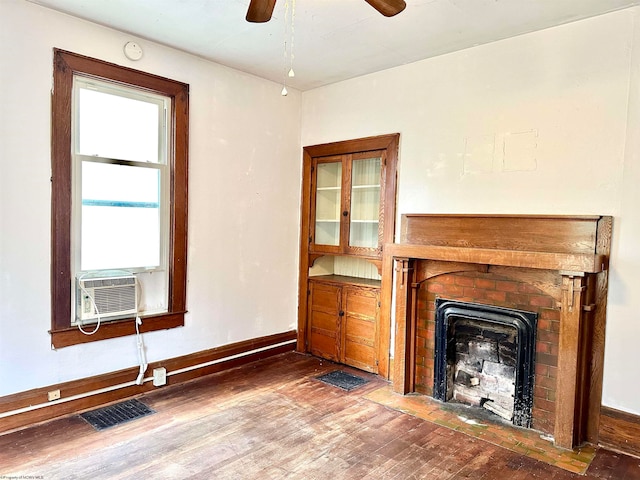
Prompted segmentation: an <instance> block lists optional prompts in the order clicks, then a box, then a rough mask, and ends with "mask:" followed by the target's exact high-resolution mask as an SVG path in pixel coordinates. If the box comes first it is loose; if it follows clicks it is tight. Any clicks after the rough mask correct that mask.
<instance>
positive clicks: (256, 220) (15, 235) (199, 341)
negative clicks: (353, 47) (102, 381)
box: [0, 0, 301, 396]
mask: <svg viewBox="0 0 640 480" xmlns="http://www.w3.org/2000/svg"><path fill="white" fill-rule="evenodd" d="M130 40H136V41H138V43H139V44H140V45H141V46H142V47H143V49H144V56H143V58H142V60H140V61H138V62H131V61H129V60H127V59H126V58H125V57H124V55H123V52H122V47H123V45H124V44H125V43H126V42H127V41H130ZM0 45H1V46H2V47H1V48H0V75H1V78H0V228H1V230H0V231H1V239H0V396H2V395H6V394H10V393H14V392H19V391H24V390H28V389H31V388H36V387H42V386H46V385H52V384H55V383H58V382H63V381H67V380H73V379H77V378H83V377H87V376H91V375H98V374H101V373H105V372H110V371H114V370H119V369H122V368H127V367H131V366H135V365H136V364H137V355H136V344H135V339H134V338H131V337H127V338H119V339H112V340H105V341H100V342H94V343H91V344H85V345H78V346H72V347H67V348H63V349H59V350H58V351H53V350H51V348H50V338H49V334H48V333H47V331H48V330H49V328H50V318H51V317H50V280H49V277H50V261H51V259H50V238H51V237H50V225H51V222H50V205H51V189H50V180H49V179H50V175H51V159H50V147H49V145H50V90H51V78H52V49H53V48H54V47H57V48H62V49H65V50H69V51H73V52H76V53H79V54H83V55H88V56H92V57H95V58H99V59H103V60H106V61H110V62H113V63H117V64H121V65H125V66H128V67H131V68H135V69H139V70H144V71H148V72H152V73H154V74H157V75H161V76H165V77H169V78H172V79H175V80H179V81H182V82H185V83H188V84H189V85H190V139H189V149H190V152H189V168H190V170H189V243H188V248H189V256H188V262H189V263H188V289H187V308H188V310H189V313H188V315H187V316H186V320H185V324H186V325H185V327H183V328H176V329H172V330H168V331H160V332H153V333H149V334H145V343H146V346H147V356H148V360H149V361H156V360H161V359H166V358H171V357H175V356H179V355H185V354H188V353H191V352H196V351H200V350H204V349H208V348H213V347H216V346H219V345H223V344H228V343H231V342H237V341H241V340H245V339H249V338H254V337H259V336H263V335H269V334H273V333H279V332H284V331H287V330H290V329H295V328H296V321H297V320H296V319H297V270H298V266H297V265H298V230H299V211H300V175H301V168H300V157H301V154H300V152H301V144H300V104H301V95H300V93H299V92H296V91H290V93H289V95H288V96H287V97H282V96H281V95H280V89H281V86H280V85H277V84H275V83H272V82H269V81H266V80H262V79H258V78H256V77H253V76H250V75H247V74H244V73H240V72H238V71H235V70H231V69H228V68H225V67H222V66H219V65H216V64H213V63H210V62H206V61H204V60H202V59H199V58H197V57H193V56H190V55H186V54H184V53H181V52H178V51H176V50H172V49H169V48H166V47H164V46H160V45H158V44H153V43H151V42H148V41H145V40H143V39H137V38H134V37H132V36H131V35H127V34H124V33H121V32H117V31H114V30H110V29H106V28H102V27H99V26H97V25H94V24H91V23H88V22H84V21H81V20H78V19H75V18H72V17H69V16H66V15H62V14H59V13H55V12H53V11H51V10H48V9H45V8H42V7H39V6H36V5H33V4H30V3H27V2H25V1H24V0H0ZM132 380H133V379H132Z"/></svg>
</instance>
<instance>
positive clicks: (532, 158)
mask: <svg viewBox="0 0 640 480" xmlns="http://www.w3.org/2000/svg"><path fill="white" fill-rule="evenodd" d="M537 149H538V131H537V130H527V131H523V132H507V133H500V134H487V135H475V136H469V137H466V138H465V139H464V155H463V157H462V174H463V175H473V174H486V173H495V172H528V171H534V170H537V169H538V160H537Z"/></svg>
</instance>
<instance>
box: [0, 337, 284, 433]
mask: <svg viewBox="0 0 640 480" xmlns="http://www.w3.org/2000/svg"><path fill="white" fill-rule="evenodd" d="M296 338H297V333H296V331H295V330H292V331H289V332H284V333H278V334H275V335H269V336H266V337H260V338H255V339H251V340H246V341H243V342H238V343H233V344H230V345H225V346H222V347H218V348H213V349H210V350H204V351H201V352H196V353H192V354H189V355H184V356H181V357H175V358H171V359H168V360H163V361H159V362H154V363H152V364H149V366H148V368H147V373H146V375H145V378H146V380H145V382H144V383H143V384H142V385H136V384H135V379H136V377H137V375H138V368H137V367H134V368H127V369H125V370H120V371H117V372H111V373H107V374H104V375H97V376H95V377H88V378H83V379H81V380H74V381H71V382H65V383H60V384H57V385H50V386H47V387H42V388H36V389H33V390H28V391H25V392H20V393H16V394H13V395H7V396H4V397H0V434H1V433H7V432H9V431H12V430H17V429H20V428H24V427H26V426H29V425H32V424H35V423H40V422H43V421H46V420H51V419H52V418H55V417H59V416H62V415H68V414H71V413H79V412H82V411H85V410H88V409H91V408H95V407H97V406H99V405H104V404H107V403H111V402H115V401H119V400H122V399H124V398H128V397H132V396H135V395H139V394H141V393H144V392H148V391H150V390H153V389H155V388H162V387H154V386H153V383H152V381H151V379H150V378H148V377H151V376H152V372H153V369H155V368H160V367H164V368H166V370H167V385H176V384H178V383H182V382H186V381H188V380H192V379H194V378H198V377H202V376H205V375H209V374H211V373H215V372H219V371H222V370H227V369H230V368H235V367H238V366H240V365H244V364H247V363H251V362H254V361H256V360H261V359H263V358H267V357H270V356H273V355H278V354H280V353H284V352H289V351H292V350H294V349H295V345H296V344H295V341H296ZM52 390H60V400H54V401H51V402H49V401H48V395H47V394H48V392H50V391H52Z"/></svg>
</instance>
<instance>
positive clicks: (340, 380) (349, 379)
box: [316, 370, 369, 391]
mask: <svg viewBox="0 0 640 480" xmlns="http://www.w3.org/2000/svg"><path fill="white" fill-rule="evenodd" d="M316 378H317V379H318V380H320V381H321V382H324V383H326V384H327V385H333V386H334V387H338V388H341V389H342V390H346V391H350V390H353V389H354V388H358V387H360V386H362V385H364V384H365V383H369V380H365V379H364V378H362V377H358V376H357V375H352V374H350V373H347V372H343V371H342V370H335V371H333V372H330V373H326V374H324V375H320V376H319V377H316Z"/></svg>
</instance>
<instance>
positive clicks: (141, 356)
mask: <svg viewBox="0 0 640 480" xmlns="http://www.w3.org/2000/svg"><path fill="white" fill-rule="evenodd" d="M136 286H137V287H138V288H136V294H138V292H139V293H140V297H142V284H141V283H140V281H139V280H138V277H136ZM139 300H140V298H137V299H136V306H138V305H140V302H139ZM140 325H142V319H141V318H140V314H139V313H136V343H137V345H138V362H139V363H140V371H139V373H138V378H136V385H142V384H143V383H144V373H145V372H146V371H147V367H148V366H149V364H148V363H147V356H146V354H145V352H144V340H142V335H141V334H140Z"/></svg>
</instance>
